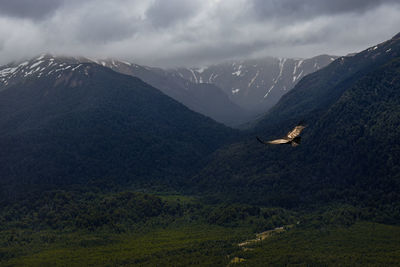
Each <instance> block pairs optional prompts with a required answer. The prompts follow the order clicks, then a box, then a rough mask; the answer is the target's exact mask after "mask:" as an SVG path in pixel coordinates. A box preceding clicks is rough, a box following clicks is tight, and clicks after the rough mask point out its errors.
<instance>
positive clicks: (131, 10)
mask: <svg viewBox="0 0 400 267" xmlns="http://www.w3.org/2000/svg"><path fill="white" fill-rule="evenodd" d="M398 25H400V3H399V2H398V1H397V0H386V1H385V0H351V1H345V0H338V1H330V0H279V1H277V0H265V1H264V0H203V1H200V0H193V1H187V0H152V1H148V0H113V1H107V0H86V1H78V0H68V1H67V0H13V1H8V0H0V61H1V62H0V63H2V64H4V63H7V62H9V61H14V60H18V59H21V58H23V57H31V56H34V55H37V54H40V53H42V52H51V53H55V54H67V55H84V56H90V57H102V58H104V57H116V58H119V59H124V60H129V61H134V62H136V63H141V64H147V65H159V66H182V65H186V66H198V65H204V64H211V63H214V62H218V61H224V60H229V59H233V58H243V57H261V56H280V57H309V56H314V55H317V54H322V53H327V54H337V55H342V54H347V53H350V52H354V51H359V50H361V49H364V48H366V47H368V46H370V45H373V44H376V43H379V42H381V41H384V40H386V39H389V38H390V37H391V36H393V35H395V34H396V33H397V32H399V31H400V28H399V27H398Z"/></svg>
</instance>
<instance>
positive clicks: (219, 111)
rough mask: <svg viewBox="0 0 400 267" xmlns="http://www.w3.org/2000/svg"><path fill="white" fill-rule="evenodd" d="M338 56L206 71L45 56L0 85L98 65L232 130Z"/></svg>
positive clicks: (1, 75) (7, 72)
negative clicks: (73, 66)
mask: <svg viewBox="0 0 400 267" xmlns="http://www.w3.org/2000/svg"><path fill="white" fill-rule="evenodd" d="M335 58H336V57H333V56H326V55H323V56H317V57H314V58H311V59H305V60H302V59H297V60H295V59H277V58H264V59H260V60H246V61H240V62H239V61H238V62H231V63H224V64H219V65H213V66H210V67H208V68H206V69H202V70H200V69H197V68H194V69H193V68H192V69H189V68H188V69H184V68H180V69H172V70H171V69H169V70H164V69H161V68H152V67H146V66H141V65H137V64H134V63H129V62H125V61H118V60H113V59H107V60H93V59H89V58H83V57H79V58H74V57H59V56H52V55H42V56H39V57H37V58H34V59H31V60H28V61H25V62H21V63H16V64H8V65H6V66H2V67H0V84H1V83H3V84H5V85H6V84H9V83H12V82H13V81H18V79H20V78H24V77H28V76H35V75H36V76H39V75H40V73H41V72H43V71H44V70H45V69H47V68H52V67H54V66H55V64H58V66H61V68H62V64H64V65H65V66H67V65H68V64H71V63H74V64H79V63H95V64H99V65H102V66H104V67H108V68H110V69H112V70H114V71H117V72H120V73H123V74H127V75H131V76H134V77H137V78H140V79H141V80H143V81H144V82H146V83H148V84H150V85H151V86H153V87H155V88H157V89H159V90H161V91H162V92H163V93H165V94H166V95H168V96H170V97H172V98H174V99H175V100H177V101H179V102H180V103H182V104H184V105H185V106H187V107H188V108H190V109H191V110H193V111H196V112H198V113H201V114H203V115H205V116H208V117H210V118H213V119H214V120H216V121H218V122H222V123H224V124H226V125H228V126H239V125H241V124H244V123H247V122H249V121H251V120H254V119H255V118H256V117H257V116H258V115H260V114H262V113H264V112H266V111H267V110H268V109H269V108H271V107H272V106H273V105H274V104H276V102H277V101H278V100H279V99H280V97H281V96H282V95H283V94H285V93H287V92H288V91H289V90H290V89H292V88H293V86H294V85H295V84H296V83H297V82H298V81H299V80H300V79H301V78H302V77H303V76H305V75H307V74H309V73H311V72H314V71H316V70H318V69H320V68H322V67H324V66H326V65H327V64H329V63H330V62H331V61H332V60H334V59H335Z"/></svg>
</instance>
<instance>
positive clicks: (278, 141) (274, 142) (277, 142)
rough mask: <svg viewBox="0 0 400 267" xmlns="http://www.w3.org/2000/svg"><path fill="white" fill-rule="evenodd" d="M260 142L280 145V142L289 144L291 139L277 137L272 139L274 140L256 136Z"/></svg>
mask: <svg viewBox="0 0 400 267" xmlns="http://www.w3.org/2000/svg"><path fill="white" fill-rule="evenodd" d="M256 138H257V140H258V142H260V143H262V144H264V145H270V144H271V145H278V144H287V143H289V142H290V141H291V140H287V139H276V140H272V141H264V140H262V139H261V138H260V137H258V136H256Z"/></svg>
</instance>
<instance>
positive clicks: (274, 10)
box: [252, 0, 399, 21]
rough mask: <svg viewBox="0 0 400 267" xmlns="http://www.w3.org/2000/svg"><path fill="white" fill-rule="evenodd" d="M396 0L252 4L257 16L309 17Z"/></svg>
mask: <svg viewBox="0 0 400 267" xmlns="http://www.w3.org/2000/svg"><path fill="white" fill-rule="evenodd" d="M398 2H399V1H398V0H296V1H293V0H272V1H265V0H253V1H252V5H253V9H254V11H255V13H256V14H257V15H258V17H261V18H264V19H268V18H271V17H278V18H279V17H290V18H291V19H292V21H296V20H297V19H305V18H307V19H310V18H312V17H316V16H322V15H337V14H345V13H363V12H366V11H368V10H370V9H371V8H375V7H378V6H381V5H384V4H392V3H398Z"/></svg>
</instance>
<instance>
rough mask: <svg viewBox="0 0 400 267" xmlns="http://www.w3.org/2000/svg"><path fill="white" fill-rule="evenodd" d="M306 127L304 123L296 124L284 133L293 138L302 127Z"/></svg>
mask: <svg viewBox="0 0 400 267" xmlns="http://www.w3.org/2000/svg"><path fill="white" fill-rule="evenodd" d="M304 128H306V126H304V125H297V126H296V127H294V128H293V130H291V131H290V132H288V134H287V135H286V137H287V138H290V139H293V138H295V137H296V136H298V135H299V134H300V133H301V131H303V129H304Z"/></svg>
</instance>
